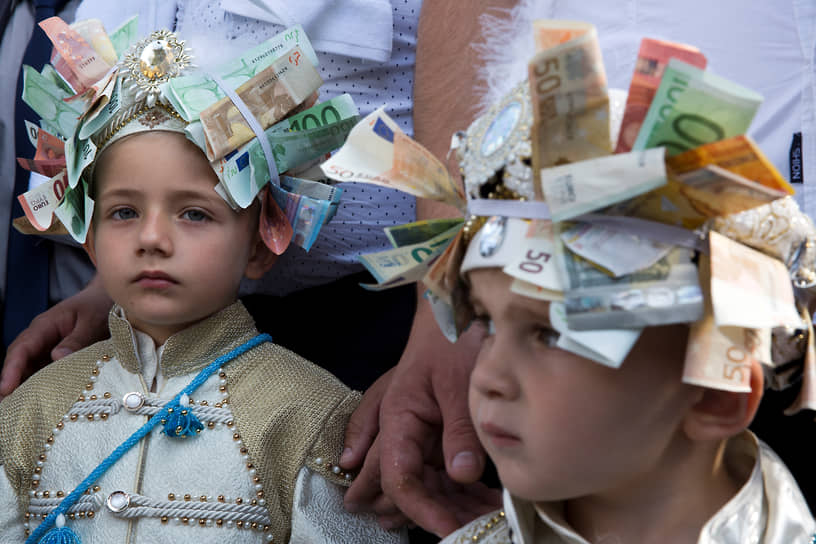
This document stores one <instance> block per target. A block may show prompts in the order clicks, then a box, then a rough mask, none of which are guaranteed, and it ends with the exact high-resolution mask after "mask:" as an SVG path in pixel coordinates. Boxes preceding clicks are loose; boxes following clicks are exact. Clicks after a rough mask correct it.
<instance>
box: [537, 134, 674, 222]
mask: <svg viewBox="0 0 816 544" xmlns="http://www.w3.org/2000/svg"><path fill="white" fill-rule="evenodd" d="M665 183H666V166H665V162H664V150H663V148H655V149H648V150H645V151H633V152H631V153H622V154H618V155H609V156H606V157H601V158H596V159H591V160H584V161H581V162H577V163H572V164H565V165H562V166H554V167H551V168H545V169H543V170H542V171H541V172H540V187H541V193H542V194H543V195H544V199H545V200H546V201H547V206H548V207H549V208H550V212H551V213H552V219H553V221H563V220H565V219H570V218H573V217H577V216H579V215H581V214H584V213H588V212H591V211H593V210H597V209H600V208H605V207H607V206H609V205H611V204H615V203H617V202H620V201H623V200H628V199H631V198H633V197H635V196H637V195H640V194H643V193H645V192H648V191H651V190H652V189H655V188H657V187H660V186H661V185H665Z"/></svg>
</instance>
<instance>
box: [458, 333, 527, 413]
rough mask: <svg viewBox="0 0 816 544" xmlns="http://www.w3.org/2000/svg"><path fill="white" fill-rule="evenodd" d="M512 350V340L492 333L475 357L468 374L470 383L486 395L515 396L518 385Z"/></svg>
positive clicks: (508, 397)
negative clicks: (469, 374) (473, 364)
mask: <svg viewBox="0 0 816 544" xmlns="http://www.w3.org/2000/svg"><path fill="white" fill-rule="evenodd" d="M513 351H514V349H513V344H512V342H508V341H506V340H505V339H504V338H502V337H500V335H494V337H493V338H491V339H490V340H488V341H487V343H486V345H483V347H482V350H481V352H480V353H479V357H478V358H477V359H476V367H475V368H474V369H473V373H472V374H471V376H470V380H471V385H472V386H473V387H474V388H475V389H476V390H478V391H479V392H480V393H481V394H482V395H484V396H486V397H491V398H503V399H505V400H512V399H514V398H516V397H517V396H518V395H519V393H520V387H519V382H518V380H517V379H516V376H515V375H514V373H513V365H512V358H513V357H514V354H513Z"/></svg>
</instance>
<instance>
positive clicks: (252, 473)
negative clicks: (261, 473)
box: [249, 468, 258, 476]
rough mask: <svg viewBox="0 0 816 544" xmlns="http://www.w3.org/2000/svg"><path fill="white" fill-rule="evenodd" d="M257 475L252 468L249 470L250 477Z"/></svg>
mask: <svg viewBox="0 0 816 544" xmlns="http://www.w3.org/2000/svg"><path fill="white" fill-rule="evenodd" d="M257 473H258V471H257V470H255V469H254V468H251V469H249V475H250V476H255V475H256V474H257Z"/></svg>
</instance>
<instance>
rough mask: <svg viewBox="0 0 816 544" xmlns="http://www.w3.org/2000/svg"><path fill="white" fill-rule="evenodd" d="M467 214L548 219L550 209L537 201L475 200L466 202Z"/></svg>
mask: <svg viewBox="0 0 816 544" xmlns="http://www.w3.org/2000/svg"><path fill="white" fill-rule="evenodd" d="M467 204H468V214H469V215H479V216H484V217H492V216H494V215H499V216H502V217H518V218H521V219H550V217H551V215H550V208H549V206H547V204H546V203H545V202H541V201H539V200H535V201H533V200H494V199H488V198H476V199H470V200H468V203H467Z"/></svg>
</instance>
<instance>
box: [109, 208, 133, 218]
mask: <svg viewBox="0 0 816 544" xmlns="http://www.w3.org/2000/svg"><path fill="white" fill-rule="evenodd" d="M111 217H112V218H113V219H116V220H118V221H127V220H128V219H134V218H135V217H136V210H134V209H133V208H118V209H116V210H113V213H111Z"/></svg>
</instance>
